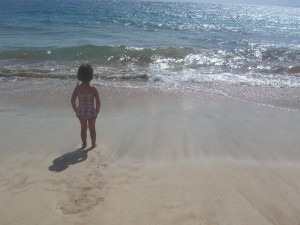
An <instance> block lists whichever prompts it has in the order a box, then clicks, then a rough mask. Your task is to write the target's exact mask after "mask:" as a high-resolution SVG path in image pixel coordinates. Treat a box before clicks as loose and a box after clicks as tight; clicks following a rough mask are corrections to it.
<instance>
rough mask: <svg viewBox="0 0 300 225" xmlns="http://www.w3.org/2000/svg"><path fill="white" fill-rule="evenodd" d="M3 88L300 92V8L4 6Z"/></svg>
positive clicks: (57, 1) (16, 1) (99, 0)
mask: <svg viewBox="0 0 300 225" xmlns="http://www.w3.org/2000/svg"><path fill="white" fill-rule="evenodd" d="M0 43H1V44H0V76H1V77H0V79H2V80H3V79H15V78H16V77H30V78H50V79H60V78H75V77H76V70H77V68H78V66H79V65H80V64H81V63H83V62H89V63H91V64H92V65H93V67H94V73H95V76H96V79H95V81H94V82H99V83H101V82H102V81H105V82H115V81H118V82H119V83H122V82H123V83H124V82H127V83H128V82H129V83H130V82H131V84H132V83H134V82H136V81H138V83H139V85H144V86H147V85H152V86H159V85H162V84H167V85H171V86H173V87H176V88H180V87H187V86H188V87H197V85H198V86H201V85H203V84H219V85H222V84H226V85H248V86H259V87H272V88H298V87H300V8H296V7H279V6H260V5H238V4H235V5H230V4H208V3H197V2H186V1H185V2H180V1H177V2H172V1H160V0H158V1H138V0H132V1H127V0H116V1H111V0H108V1H107V0H51V1H45V0H10V1H4V0H1V7H0Z"/></svg>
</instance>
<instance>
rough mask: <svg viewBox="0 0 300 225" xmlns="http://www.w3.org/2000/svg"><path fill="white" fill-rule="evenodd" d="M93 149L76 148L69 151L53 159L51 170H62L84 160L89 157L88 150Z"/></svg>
mask: <svg viewBox="0 0 300 225" xmlns="http://www.w3.org/2000/svg"><path fill="white" fill-rule="evenodd" d="M90 150H92V148H88V149H85V150H84V149H82V148H79V149H76V150H75V151H73V152H68V153H66V154H64V155H62V156H60V157H58V158H56V159H54V160H53V164H52V165H51V166H49V170H50V171H53V172H62V171H64V170H65V169H67V168H68V167H69V166H70V165H74V164H76V163H80V162H83V161H85V160H86V159H87V157H88V152H89V151H90Z"/></svg>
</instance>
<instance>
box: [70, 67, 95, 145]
mask: <svg viewBox="0 0 300 225" xmlns="http://www.w3.org/2000/svg"><path fill="white" fill-rule="evenodd" d="M77 79H78V80H80V81H82V83H81V84H80V85H77V86H76V87H75V89H74V91H73V94H72V98H71V104H72V107H73V109H74V111H75V113H76V116H77V117H78V119H79V121H80V125H81V140H82V148H86V145H87V143H86V138H87V134H86V132H87V128H89V131H90V136H91V142H92V148H95V147H96V127H95V124H96V118H97V115H98V113H99V111H100V98H99V94H98V91H97V89H96V88H95V87H92V86H91V85H90V81H91V80H92V79H93V68H92V66H91V65H89V64H82V65H81V66H80V67H79V69H78V72H77ZM76 98H78V103H79V104H78V106H77V105H76Z"/></svg>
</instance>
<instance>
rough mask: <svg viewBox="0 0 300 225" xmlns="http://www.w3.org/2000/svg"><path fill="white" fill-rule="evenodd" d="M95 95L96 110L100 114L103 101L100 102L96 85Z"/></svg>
mask: <svg viewBox="0 0 300 225" xmlns="http://www.w3.org/2000/svg"><path fill="white" fill-rule="evenodd" d="M94 96H95V103H96V112H97V114H98V113H99V112H100V105H101V102H100V97H99V93H98V91H97V89H96V88H95V87H94Z"/></svg>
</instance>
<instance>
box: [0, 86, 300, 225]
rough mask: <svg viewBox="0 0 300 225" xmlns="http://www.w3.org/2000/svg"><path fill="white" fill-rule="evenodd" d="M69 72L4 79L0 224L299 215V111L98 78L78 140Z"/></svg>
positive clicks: (230, 224) (167, 224)
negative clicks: (91, 135) (84, 140)
mask: <svg viewBox="0 0 300 225" xmlns="http://www.w3.org/2000/svg"><path fill="white" fill-rule="evenodd" d="M70 83H72V82H68V81H62V82H61V84H59V85H57V82H54V81H51V80H35V81H34V80H24V81H20V82H19V83H17V84H10V83H9V82H7V83H5V84H4V81H2V84H1V88H0V94H1V96H0V103H1V105H0V114H1V117H0V143H1V152H0V154H1V157H0V189H1V191H0V202H1V204H0V224H1V225H11V224H13V225H53V224H60V225H69V224H70V225H71V224H75V225H83V224H85V225H87V224H89V225H98V224H103V225H154V224H155V225H177V224H178V225H196V224H197V225H258V224H259V225H275V224H276V225H299V224H300V179H299V177H300V151H299V146H300V139H299V134H300V126H299V124H300V114H299V111H296V110H287V109H283V108H277V107H270V106H264V105H259V104H254V103H247V102H241V101H238V100H235V99H230V98H227V97H224V96H221V95H220V96H218V95H215V94H211V93H201V92H195V91H194V92H192V91H170V92H168V91H161V90H158V89H150V88H144V89H134V88H131V89H130V88H125V87H123V88H122V87H119V88H114V87H110V86H105V85H98V86H97V88H98V89H99V91H100V93H101V101H102V105H101V113H100V116H99V118H98V120H97V125H96V126H97V142H98V146H97V148H96V149H93V150H89V149H87V150H81V149H80V145H81V141H80V136H79V122H78V121H77V119H76V117H75V115H74V113H73V112H72V109H71V106H70V95H71V93H72V88H73V84H70ZM44 86H45V87H47V88H42V87H44ZM28 87H30V91H28ZM89 143H90V142H89Z"/></svg>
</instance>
